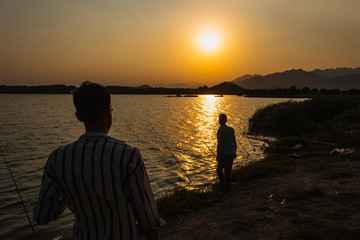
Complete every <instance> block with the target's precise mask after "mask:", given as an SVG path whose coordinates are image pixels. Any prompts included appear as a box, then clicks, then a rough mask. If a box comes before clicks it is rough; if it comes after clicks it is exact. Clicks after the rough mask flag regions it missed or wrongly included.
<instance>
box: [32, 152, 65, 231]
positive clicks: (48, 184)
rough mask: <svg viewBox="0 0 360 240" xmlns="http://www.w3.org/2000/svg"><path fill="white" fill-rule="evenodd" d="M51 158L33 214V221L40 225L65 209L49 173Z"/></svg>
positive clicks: (56, 216)
mask: <svg viewBox="0 0 360 240" xmlns="http://www.w3.org/2000/svg"><path fill="white" fill-rule="evenodd" d="M52 157H53V155H50V157H49V159H48V162H47V164H46V166H45V169H44V174H43V177H42V182H41V190H40V194H39V197H38V200H37V202H36V205H35V208H34V212H33V218H34V220H35V221H36V222H37V223H38V224H40V225H43V224H47V223H48V222H50V221H51V220H55V219H57V218H58V217H59V216H60V215H61V214H62V213H63V212H64V210H65V207H66V205H65V202H64V200H63V198H62V195H61V192H60V190H59V188H58V186H57V185H56V184H55V183H54V179H53V176H52V173H51V170H52V163H51V161H52Z"/></svg>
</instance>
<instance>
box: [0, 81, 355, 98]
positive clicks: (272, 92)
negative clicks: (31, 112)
mask: <svg viewBox="0 0 360 240" xmlns="http://www.w3.org/2000/svg"><path fill="white" fill-rule="evenodd" d="M107 88H108V89H109V90H110V92H111V93H112V94H170V95H171V94H174V95H177V94H195V95H197V94H199V95H200V94H222V95H238V96H247V97H311V96H317V95H359V94H360V89H350V90H340V89H325V88H321V89H318V88H313V89H311V88H309V87H303V88H296V87H290V88H276V89H265V88H264V89H245V88H242V87H240V86H238V85H236V84H234V83H230V82H223V83H221V84H218V85H216V86H213V87H207V86H202V87H199V88H164V87H155V88H153V87H150V86H140V87H126V86H107ZM75 90H76V87H75V86H71V85H70V86H66V85H62V84H59V85H40V86H7V85H0V94H71V93H72V92H73V91H75Z"/></svg>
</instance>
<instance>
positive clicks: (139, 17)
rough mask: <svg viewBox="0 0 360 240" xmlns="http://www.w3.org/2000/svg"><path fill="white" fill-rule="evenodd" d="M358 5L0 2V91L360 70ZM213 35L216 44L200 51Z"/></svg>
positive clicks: (345, 0) (327, 0)
mask: <svg viewBox="0 0 360 240" xmlns="http://www.w3.org/2000/svg"><path fill="white" fill-rule="evenodd" d="M359 10H360V1H359V0H336V1H335V0H222V1H219V0H216V1H215V0H102V1H100V0H98V1H95V0H71V1H69V0H0V84H6V85H38V84H66V85H70V84H72V85H79V84H80V83H81V82H82V81H85V80H90V81H95V82H99V83H102V84H105V85H127V86H137V85H141V84H150V85H152V86H159V85H168V84H176V83H188V84H191V83H199V84H204V85H208V86H211V85H214V84H217V83H220V82H223V81H231V80H233V79H235V78H237V77H240V76H242V75H244V74H263V75H264V74H269V73H273V72H280V71H284V70H288V69H294V68H296V69H297V68H302V69H304V70H308V71H311V70H313V69H315V68H320V69H325V68H334V67H359V66H360V14H359ZM205 31H212V32H213V34H215V36H216V37H217V38H218V41H219V46H218V48H216V49H214V50H213V51H212V52H209V51H206V50H203V49H202V48H201V46H199V44H198V38H199V37H200V36H201V34H202V33H203V32H205Z"/></svg>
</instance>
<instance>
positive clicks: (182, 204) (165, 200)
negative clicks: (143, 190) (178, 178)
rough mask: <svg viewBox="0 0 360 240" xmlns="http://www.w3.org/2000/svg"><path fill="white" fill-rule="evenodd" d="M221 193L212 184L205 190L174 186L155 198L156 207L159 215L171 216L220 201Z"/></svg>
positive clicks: (167, 217)
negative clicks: (169, 190) (171, 189)
mask: <svg viewBox="0 0 360 240" xmlns="http://www.w3.org/2000/svg"><path fill="white" fill-rule="evenodd" d="M222 197H223V194H222V193H221V191H220V189H218V188H216V185H215V184H214V185H213V186H212V187H210V188H207V189H205V190H188V189H185V188H183V187H176V188H175V189H174V190H173V191H171V192H168V193H165V194H163V195H162V196H160V197H159V198H158V199H157V200H156V203H157V207H158V209H159V212H160V215H161V216H162V217H163V218H165V219H169V218H173V217H175V216H178V215H179V214H181V213H187V212H190V211H194V210H199V209H201V208H204V207H207V206H209V205H211V204H213V203H214V202H219V201H221V199H222Z"/></svg>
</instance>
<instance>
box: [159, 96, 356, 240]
mask: <svg viewBox="0 0 360 240" xmlns="http://www.w3.org/2000/svg"><path fill="white" fill-rule="evenodd" d="M359 119H360V97H357V96H339V97H337V98H334V97H325V98H324V97H321V98H315V99H311V100H308V101H304V102H292V101H289V102H285V103H280V104H275V105H271V106H268V107H266V108H263V109H260V110H258V111H257V112H256V113H255V114H254V116H253V117H252V118H251V119H250V129H249V130H250V131H251V133H252V134H259V135H270V136H276V137H277V140H276V141H274V142H272V143H270V145H269V146H268V147H267V148H266V149H265V153H266V154H265V156H266V157H265V158H264V160H262V161H259V162H256V163H253V164H251V165H248V166H245V167H242V168H239V169H234V171H233V174H232V180H233V183H234V184H233V185H232V189H231V190H230V192H225V193H224V192H222V191H221V190H220V189H219V188H218V187H217V185H216V184H214V185H213V186H212V187H210V188H209V189H206V190H204V191H190V190H185V189H176V190H175V191H174V192H173V193H168V194H166V195H164V196H162V197H160V198H159V199H158V200H157V203H158V206H159V211H160V212H161V214H162V216H164V218H165V219H166V220H168V221H169V225H170V226H169V229H165V230H164V237H165V238H166V239H205V238H206V239H219V238H222V237H226V238H227V239H239V238H242V239H360V228H359V227H358V223H359V221H360V200H359V199H360V154H359V150H360V147H359V144H360V141H359V140H360V139H359V136H360V123H359ZM336 148H337V149H338V151H333V150H334V149H336ZM213 223H216V224H215V225H213V228H211V229H207V230H204V229H202V228H203V227H202V226H203V225H211V224H213ZM179 224H180V225H182V227H181V228H180V229H176V227H175V228H174V229H172V225H173V226H178V225H179ZM217 226H220V227H217ZM177 231H182V232H183V231H190V232H192V234H188V235H186V236H185V235H184V236H182V235H181V234H178V233H177ZM240 236H241V237H240Z"/></svg>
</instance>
